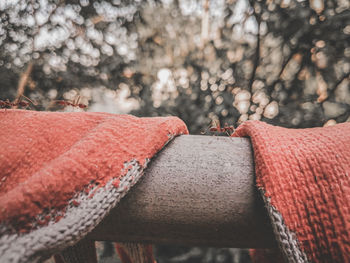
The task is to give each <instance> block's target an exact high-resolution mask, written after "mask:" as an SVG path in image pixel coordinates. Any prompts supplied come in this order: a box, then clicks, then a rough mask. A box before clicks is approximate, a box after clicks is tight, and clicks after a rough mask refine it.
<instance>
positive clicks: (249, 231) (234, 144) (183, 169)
mask: <svg viewBox="0 0 350 263" xmlns="http://www.w3.org/2000/svg"><path fill="white" fill-rule="evenodd" d="M88 238H90V239H93V240H110V241H119V242H131V241H134V242H135V241H137V242H150V243H163V244H164V243H167V244H181V245H196V246H215V247H249V248H272V247H275V246H276V243H275V240H274V237H273V233H272V228H271V226H270V223H269V220H268V217H267V212H266V211H265V208H264V205H263V202H262V200H261V199H260V196H259V194H258V192H257V189H256V187H255V184H254V164H253V157H252V149H251V145H250V141H249V139H246V138H228V137H214V136H196V135H182V136H179V137H177V138H175V139H174V140H173V141H172V142H170V144H169V145H168V146H167V147H165V149H164V150H163V151H161V152H160V153H159V154H158V155H157V156H156V157H154V159H153V160H152V161H151V163H150V165H149V168H148V169H147V170H146V171H145V175H144V177H143V178H142V179H141V180H140V182H138V184H137V185H136V186H135V187H134V188H133V189H132V190H131V191H130V192H129V193H128V194H127V196H126V197H125V198H124V199H123V200H121V202H120V203H119V205H118V206H117V207H116V208H115V209H114V210H112V212H111V214H110V215H109V216H108V217H107V218H105V219H104V220H103V221H102V222H101V224H100V225H99V226H98V227H97V228H95V230H94V231H93V232H92V233H90V234H89V236H88Z"/></svg>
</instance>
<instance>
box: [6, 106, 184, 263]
mask: <svg viewBox="0 0 350 263" xmlns="http://www.w3.org/2000/svg"><path fill="white" fill-rule="evenodd" d="M0 127H1V129H0V149H1V151H0V171H1V173H0V262H34V261H36V260H40V257H41V256H42V252H43V251H44V252H45V250H47V251H49V252H48V253H52V252H53V251H55V249H56V250H57V249H58V248H60V249H62V247H64V246H68V245H72V244H74V243H75V242H77V241H78V240H79V239H81V238H82V237H83V236H84V235H86V234H87V233H88V232H89V231H91V229H92V228H93V227H94V226H96V224H98V223H99V222H100V221H101V220H102V218H103V217H104V216H105V215H106V214H107V213H108V211H110V209H111V208H113V207H114V206H115V205H116V203H117V202H118V201H119V200H120V198H122V197H123V196H124V195H125V193H126V192H127V191H128V190H129V189H130V187H131V186H132V185H133V184H135V183H136V182H137V180H138V179H139V178H140V176H141V175H142V171H143V169H144V168H145V167H146V164H147V163H148V161H149V160H150V158H152V156H153V155H154V154H156V153H157V152H158V151H159V150H160V149H162V147H163V146H164V145H165V144H166V143H167V142H168V141H169V140H171V139H172V138H173V137H174V136H176V135H179V134H183V133H188V131H187V128H186V125H185V124H184V123H183V122H182V121H181V120H180V119H178V118H175V117H166V118H160V117H159V118H136V117H134V116H129V115H114V114H107V113H85V112H84V113H60V112H34V111H24V110H1V111H0ZM80 216H81V218H79V217H80ZM9 239H11V240H12V241H11V242H9V241H8V240H9ZM46 256H48V255H46Z"/></svg>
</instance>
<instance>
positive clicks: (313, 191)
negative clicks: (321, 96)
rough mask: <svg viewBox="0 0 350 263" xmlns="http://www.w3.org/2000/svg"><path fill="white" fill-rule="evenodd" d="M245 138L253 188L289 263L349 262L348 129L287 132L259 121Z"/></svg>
mask: <svg viewBox="0 0 350 263" xmlns="http://www.w3.org/2000/svg"><path fill="white" fill-rule="evenodd" d="M234 136H249V137H250V138H251V141H252V145H253V148H254V156H255V170H256V183H257V186H258V188H259V189H260V190H261V191H262V193H263V197H264V199H265V203H266V206H267V209H268V210H269V213H270V217H271V219H272V224H273V225H274V230H275V234H276V236H277V239H278V241H279V243H280V245H281V248H282V250H283V252H284V255H285V257H286V259H287V261H288V262H339V263H343V262H350V123H344V124H337V125H335V126H332V127H325V128H311V129H286V128H281V127H275V126H271V125H268V124H266V123H263V122H258V121H248V122H245V123H244V124H243V125H241V126H240V127H239V128H238V129H237V131H236V133H235V134H234Z"/></svg>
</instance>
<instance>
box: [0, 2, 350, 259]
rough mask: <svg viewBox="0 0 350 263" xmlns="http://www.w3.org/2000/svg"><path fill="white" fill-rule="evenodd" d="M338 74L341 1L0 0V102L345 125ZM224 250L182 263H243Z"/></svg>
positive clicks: (349, 111)
mask: <svg viewBox="0 0 350 263" xmlns="http://www.w3.org/2000/svg"><path fill="white" fill-rule="evenodd" d="M349 76H350V2H349V1H348V0H308V1H307V0H305V1H304V0H216V1H214V0H211V1H210V0H159V1H156V0H149V1H141V0H139V1H126V0H110V1H104V0H99V1H91V0H56V1H55V0H31V1H27V0H2V1H0V79H1V84H0V99H1V100H5V99H9V100H11V101H13V100H16V99H18V98H20V96H21V95H22V94H23V95H25V96H27V97H28V98H30V99H31V100H32V101H33V102H34V103H35V104H36V105H31V106H30V108H31V109H34V110H62V111H73V110H74V111H76V110H81V109H76V108H73V107H70V106H68V107H65V108H62V106H59V105H57V104H56V103H55V102H54V101H55V100H61V99H63V100H67V101H77V100H78V99H79V101H80V102H81V103H84V104H86V105H88V108H87V110H88V111H104V112H111V113H131V114H134V115H137V116H166V115H176V116H179V117H180V118H181V119H183V120H184V121H185V122H186V124H187V126H188V128H189V130H190V132H191V133H192V134H199V133H200V132H201V131H203V130H205V128H206V127H208V125H210V123H211V122H213V121H217V120H218V121H220V122H221V123H222V124H223V123H228V124H229V125H235V126H236V125H238V124H240V123H242V122H244V121H246V120H262V121H266V122H269V123H273V124H276V125H281V126H285V127H295V128H301V127H313V126H324V125H333V124H335V123H339V122H345V121H350V88H349V86H350V84H349V81H350V80H349ZM178 249H179V250H181V249H180V248H178ZM165 250H166V249H165V248H163V250H162V251H165ZM191 251H192V250H191ZM207 251H209V250H207ZM216 251H218V250H216ZM227 251H228V250H227ZM227 251H226V252H222V253H224V254H225V253H226V254H225V255H227V257H226V258H229V259H228V260H231V261H225V260H226V259H223V260H222V261H220V260H219V259H215V253H217V252H212V254H210V255H211V256H208V258H209V259H208V260H207V261H204V259H203V258H202V259H201V260H202V261H200V260H199V261H194V259H192V260H191V261H188V262H248V261H244V260H243V259H242V258H245V256H244V253H243V252H242V253H243V254H239V253H238V254H237V252H234V253H233V252H232V251H229V252H227ZM235 251H236V250H235ZM192 252H193V251H192ZM192 252H191V253H192ZM202 252H203V251H202ZM231 252H232V253H231ZM181 253H182V252H181ZM186 253H187V252H186ZM193 253H194V254H196V253H195V252H193ZM193 253H192V254H193ZM203 253H204V252H203ZM203 253H199V254H200V255H202V256H203ZM218 253H219V252H218ZM220 253H221V252H220ZM220 253H219V254H220ZM222 253H221V254H222ZM161 254H162V253H161V252H159V255H160V257H162V256H161ZM197 254H198V253H197ZM197 254H196V255H197ZM199 254H198V255H199ZM204 254H205V253H204ZM221 254H220V255H221ZM237 255H238V256H237ZM239 255H241V259H239V257H240V256H239ZM242 255H243V256H242ZM202 256H198V257H197V258H200V257H202ZM193 257H195V256H193ZM175 258H176V257H175ZM223 258H225V257H223ZM162 260H163V261H162ZM162 260H161V262H186V260H185V259H184V260H183V261H181V260H178V261H177V260H173V261H171V260H170V259H168V260H170V261H167V260H166V259H162Z"/></svg>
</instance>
